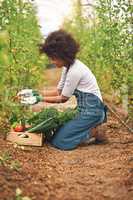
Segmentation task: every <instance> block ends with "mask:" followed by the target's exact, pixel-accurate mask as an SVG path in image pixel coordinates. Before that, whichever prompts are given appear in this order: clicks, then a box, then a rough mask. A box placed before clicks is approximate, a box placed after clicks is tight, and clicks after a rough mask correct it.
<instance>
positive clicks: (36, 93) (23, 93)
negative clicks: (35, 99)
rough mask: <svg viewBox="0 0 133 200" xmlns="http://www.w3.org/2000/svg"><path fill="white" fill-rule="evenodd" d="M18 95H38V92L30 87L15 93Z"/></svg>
mask: <svg viewBox="0 0 133 200" xmlns="http://www.w3.org/2000/svg"><path fill="white" fill-rule="evenodd" d="M17 96H18V97H32V96H39V93H38V92H37V91H36V90H32V89H23V90H21V91H20V92H18V93H17Z"/></svg>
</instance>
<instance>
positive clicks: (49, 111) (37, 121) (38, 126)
mask: <svg viewBox="0 0 133 200" xmlns="http://www.w3.org/2000/svg"><path fill="white" fill-rule="evenodd" d="M76 113H77V111H76V110H73V109H70V108H69V109H66V110H65V111H64V112H59V111H58V110H57V109H56V108H46V109H44V110H43V111H41V112H39V113H37V114H36V115H34V116H33V117H32V118H30V119H29V120H28V123H29V124H31V126H32V128H31V129H29V130H28V132H33V131H35V132H42V133H45V134H48V133H51V132H53V133H54V132H56V131H57V129H59V128H60V127H61V126H62V125H63V124H65V123H66V122H68V121H69V120H71V119H73V118H74V117H75V115H76Z"/></svg>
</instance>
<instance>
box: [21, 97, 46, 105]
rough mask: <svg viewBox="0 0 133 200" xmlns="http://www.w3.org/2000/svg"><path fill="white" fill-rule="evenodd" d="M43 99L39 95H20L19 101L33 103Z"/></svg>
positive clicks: (25, 103)
mask: <svg viewBox="0 0 133 200" xmlns="http://www.w3.org/2000/svg"><path fill="white" fill-rule="evenodd" d="M42 100H43V97H42V96H41V95H38V96H29V97H21V100H20V103H22V104H24V105H34V104H37V103H39V102H41V101H42Z"/></svg>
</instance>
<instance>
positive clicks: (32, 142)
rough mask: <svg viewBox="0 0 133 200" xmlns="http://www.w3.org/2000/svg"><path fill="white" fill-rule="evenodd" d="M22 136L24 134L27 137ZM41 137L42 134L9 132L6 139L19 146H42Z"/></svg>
mask: <svg viewBox="0 0 133 200" xmlns="http://www.w3.org/2000/svg"><path fill="white" fill-rule="evenodd" d="M22 134H25V135H26V136H27V137H26V138H22V137H21V136H22ZM43 137H44V134H42V133H28V132H15V131H13V130H11V131H10V132H9V134H8V135H7V138H6V139H7V140H8V141H10V142H12V143H17V144H19V145H29V146H42V145H43Z"/></svg>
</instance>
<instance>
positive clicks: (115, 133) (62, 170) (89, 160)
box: [0, 115, 133, 200]
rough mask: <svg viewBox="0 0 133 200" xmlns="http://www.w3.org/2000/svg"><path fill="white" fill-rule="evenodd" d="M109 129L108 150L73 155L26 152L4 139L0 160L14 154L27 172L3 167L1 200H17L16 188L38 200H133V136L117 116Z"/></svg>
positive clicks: (42, 149)
mask: <svg viewBox="0 0 133 200" xmlns="http://www.w3.org/2000/svg"><path fill="white" fill-rule="evenodd" d="M104 129H105V130H104V131H105V134H106V136H107V138H108V140H109V141H108V143H107V144H101V145H95V144H92V145H86V146H85V145H84V146H79V147H78V148H77V149H75V150H73V151H60V150H57V149H55V148H53V147H50V146H48V145H46V144H44V146H43V147H28V146H27V147H26V146H25V147H20V146H16V145H13V144H11V143H9V142H7V141H6V140H4V139H3V138H2V136H1V137H0V155H1V154H2V153H3V152H6V151H8V152H10V154H11V156H12V158H13V159H14V160H18V161H19V162H20V164H21V168H20V170H19V171H16V170H11V169H9V167H8V166H3V165H0V200H15V199H16V198H15V191H16V188H20V189H21V190H22V191H23V196H28V197H30V198H31V199H32V200H131V199H133V154H132V152H133V145H132V144H133V135H132V134H131V133H129V132H127V130H125V128H123V126H121V124H120V123H119V122H118V120H116V118H114V116H112V115H109V120H108V122H107V123H106V124H105V127H104ZM20 200H21V199H20Z"/></svg>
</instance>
